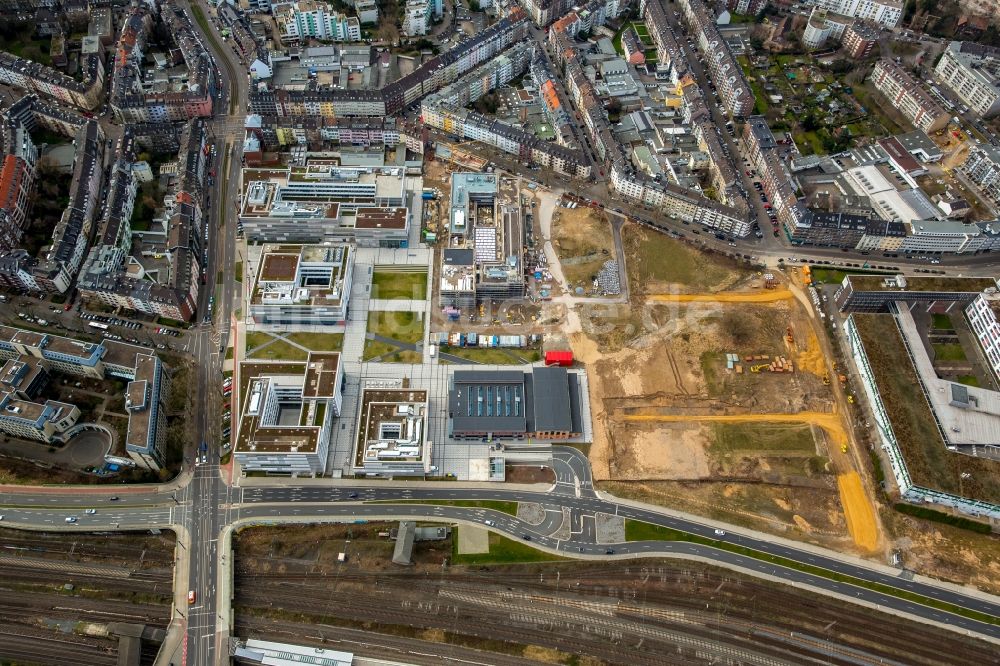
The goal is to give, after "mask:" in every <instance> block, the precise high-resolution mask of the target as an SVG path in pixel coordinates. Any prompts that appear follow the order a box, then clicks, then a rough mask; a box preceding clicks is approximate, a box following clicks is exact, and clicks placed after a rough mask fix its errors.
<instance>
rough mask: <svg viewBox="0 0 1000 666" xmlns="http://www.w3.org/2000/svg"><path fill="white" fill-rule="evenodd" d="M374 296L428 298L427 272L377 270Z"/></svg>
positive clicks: (373, 277)
mask: <svg viewBox="0 0 1000 666" xmlns="http://www.w3.org/2000/svg"><path fill="white" fill-rule="evenodd" d="M371 297H372V298H381V299H393V298H410V299H413V300H415V301H421V300H423V299H425V298H427V273H426V271H425V272H420V273H395V272H390V271H385V272H383V271H375V272H374V273H373V274H372V293H371Z"/></svg>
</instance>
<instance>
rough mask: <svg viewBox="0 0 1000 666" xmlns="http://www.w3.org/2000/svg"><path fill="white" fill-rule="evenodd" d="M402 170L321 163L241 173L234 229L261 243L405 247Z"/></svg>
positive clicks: (406, 225)
mask: <svg viewBox="0 0 1000 666" xmlns="http://www.w3.org/2000/svg"><path fill="white" fill-rule="evenodd" d="M406 184H407V179H406V170H405V169H404V168H403V167H388V166H386V167H343V166H339V165H337V164H334V163H331V162H324V161H321V160H317V161H307V162H306V164H305V165H304V166H293V167H286V168H284V169H244V170H243V199H242V202H241V203H240V212H239V223H240V225H241V226H242V229H243V232H244V234H245V235H246V236H247V238H249V239H252V240H255V241H264V242H292V243H296V242H297V243H320V242H331V243H344V242H349V241H354V242H356V243H357V244H358V245H359V246H361V247H405V246H406V243H407V239H408V233H409V224H410V220H409V209H408V208H407V206H406V204H407V199H406V197H407V190H406Z"/></svg>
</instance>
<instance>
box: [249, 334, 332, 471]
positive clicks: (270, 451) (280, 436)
mask: <svg viewBox="0 0 1000 666" xmlns="http://www.w3.org/2000/svg"><path fill="white" fill-rule="evenodd" d="M343 382H344V370H343V367H342V366H341V363H340V354H339V353H336V352H325V353H310V354H309V357H308V358H307V359H306V362H305V363H291V362H280V363H278V362H276V363H259V362H254V361H246V362H243V363H240V366H239V373H238V374H237V383H238V386H237V387H236V388H234V391H233V403H234V409H233V411H234V412H236V413H237V414H238V419H237V418H234V424H235V428H234V431H233V455H234V456H235V457H236V462H238V463H239V464H240V467H241V468H242V469H243V471H245V472H246V471H257V472H266V473H268V474H275V475H290V476H303V475H304V476H320V475H322V474H323V472H324V471H325V470H326V463H327V454H328V453H329V448H330V437H331V431H332V428H333V419H334V418H336V417H338V416H340V407H341V400H342V398H341V394H342V391H343ZM235 405H238V408H236V407H235Z"/></svg>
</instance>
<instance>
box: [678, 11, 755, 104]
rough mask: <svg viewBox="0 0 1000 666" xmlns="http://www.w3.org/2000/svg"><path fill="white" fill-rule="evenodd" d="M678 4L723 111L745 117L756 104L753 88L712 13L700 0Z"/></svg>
mask: <svg viewBox="0 0 1000 666" xmlns="http://www.w3.org/2000/svg"><path fill="white" fill-rule="evenodd" d="M680 6H681V9H682V10H683V12H684V17H685V19H687V22H688V27H689V29H690V31H691V34H693V35H695V37H696V39H697V45H698V50H699V51H701V53H702V55H703V56H704V57H705V63H706V66H707V67H708V71H709V74H710V75H711V78H712V81H713V83H715V86H716V89H717V90H718V93H719V97H720V98H721V99H722V103H723V106H724V107H725V109H726V111H727V112H728V113H729V115H731V116H734V117H740V118H745V117H746V116H749V115H750V114H751V113H753V109H754V104H755V103H756V100H755V98H754V94H753V90H751V88H750V84H749V83H748V82H747V80H746V77H745V76H744V75H743V68H742V67H740V65H739V63H738V62H736V58H735V57H734V56H733V53H732V51H730V49H729V45H728V44H726V41H725V40H724V39H723V38H722V35H721V34H720V33H719V30H718V28H717V27H716V24H715V15H714V14H713V13H712V12H710V11H709V10H708V8H707V7H706V6H705V3H703V2H702V0H680Z"/></svg>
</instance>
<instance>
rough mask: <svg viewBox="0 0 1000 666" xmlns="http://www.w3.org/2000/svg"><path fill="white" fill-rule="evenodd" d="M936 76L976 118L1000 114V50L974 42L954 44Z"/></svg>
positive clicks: (949, 45) (946, 50)
mask: <svg viewBox="0 0 1000 666" xmlns="http://www.w3.org/2000/svg"><path fill="white" fill-rule="evenodd" d="M934 75H935V76H936V77H937V78H938V80H940V81H941V83H943V84H944V85H946V86H948V87H949V88H951V90H952V91H954V93H955V94H956V95H958V96H959V98H961V100H962V101H963V102H965V103H966V104H967V105H968V107H969V110H970V111H972V112H973V113H975V114H976V115H977V116H981V117H983V118H991V117H993V116H995V115H997V114H998V113H1000V49H995V48H992V47H989V46H984V45H982V44H977V43H975V42H951V43H950V44H948V48H946V49H945V50H944V53H942V54H941V59H940V60H939V61H938V64H937V67H935V68H934Z"/></svg>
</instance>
